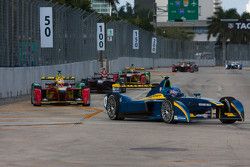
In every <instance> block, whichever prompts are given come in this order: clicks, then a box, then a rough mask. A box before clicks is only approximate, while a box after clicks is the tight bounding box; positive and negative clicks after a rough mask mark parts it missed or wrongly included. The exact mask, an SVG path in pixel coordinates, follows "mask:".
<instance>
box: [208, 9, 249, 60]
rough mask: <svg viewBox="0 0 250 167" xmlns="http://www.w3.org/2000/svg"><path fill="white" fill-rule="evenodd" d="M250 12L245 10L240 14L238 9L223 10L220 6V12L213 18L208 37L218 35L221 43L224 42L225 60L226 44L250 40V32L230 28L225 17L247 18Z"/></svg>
mask: <svg viewBox="0 0 250 167" xmlns="http://www.w3.org/2000/svg"><path fill="white" fill-rule="evenodd" d="M249 18H250V14H249V13H247V12H244V13H243V14H242V15H240V14H239V13H238V12H237V10H236V9H234V8H233V9H229V10H225V11H224V10H223V9H222V8H220V9H219V10H218V12H216V13H215V14H214V16H213V17H212V18H211V22H210V24H209V26H208V39H210V37H211V36H213V37H217V40H218V42H219V43H221V44H222V54H223V61H224V62H225V60H226V44H227V42H230V43H241V44H246V43H249V42H250V33H249V32H247V31H244V30H229V29H228V27H227V24H226V23H225V22H224V21H223V19H238V20H245V19H249Z"/></svg>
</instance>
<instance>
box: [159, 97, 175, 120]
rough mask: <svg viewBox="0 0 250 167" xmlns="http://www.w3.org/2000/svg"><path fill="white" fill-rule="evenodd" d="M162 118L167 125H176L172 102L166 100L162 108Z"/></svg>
mask: <svg viewBox="0 0 250 167" xmlns="http://www.w3.org/2000/svg"><path fill="white" fill-rule="evenodd" d="M161 116H162V119H163V121H164V122H165V123H169V124H170V123H174V110H173V105H172V103H171V101H169V100H164V101H163V102H162V106H161Z"/></svg>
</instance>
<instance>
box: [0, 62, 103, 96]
mask: <svg viewBox="0 0 250 167" xmlns="http://www.w3.org/2000/svg"><path fill="white" fill-rule="evenodd" d="M58 70H61V71H62V73H63V75H66V76H69V75H70V76H74V77H76V80H77V81H79V80H81V79H82V78H86V77H88V76H92V75H93V74H94V72H98V71H99V65H98V63H97V61H85V62H77V63H70V64H61V65H53V66H40V67H15V68H0V98H9V97H16V96H20V95H27V94H29V93H30V88H31V84H32V83H33V82H38V83H40V82H41V80H40V78H41V76H48V75H50V76H55V75H56V73H57V71H58Z"/></svg>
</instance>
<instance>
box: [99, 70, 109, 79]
mask: <svg viewBox="0 0 250 167" xmlns="http://www.w3.org/2000/svg"><path fill="white" fill-rule="evenodd" d="M100 74H101V76H102V77H107V76H108V72H107V70H106V69H105V68H102V70H101V71H100Z"/></svg>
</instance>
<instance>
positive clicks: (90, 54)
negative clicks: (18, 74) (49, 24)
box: [0, 0, 97, 67]
mask: <svg viewBox="0 0 250 167" xmlns="http://www.w3.org/2000/svg"><path fill="white" fill-rule="evenodd" d="M40 7H53V18H54V19H53V25H54V35H53V37H54V47H53V48H48V49H47V48H40V15H39V13H40V12H39V10H40ZM0 11H1V12H0V38H1V40H0V66H1V67H20V66H40V65H52V64H62V63H71V62H78V61H84V60H91V59H96V55H97V54H96V49H95V46H96V42H95V41H94V40H93V39H95V38H96V30H95V29H96V22H97V16H96V15H95V14H93V13H92V14H90V13H87V12H85V11H82V10H79V9H73V8H71V7H67V6H63V5H58V4H53V3H50V2H47V1H43V0H0Z"/></svg>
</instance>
